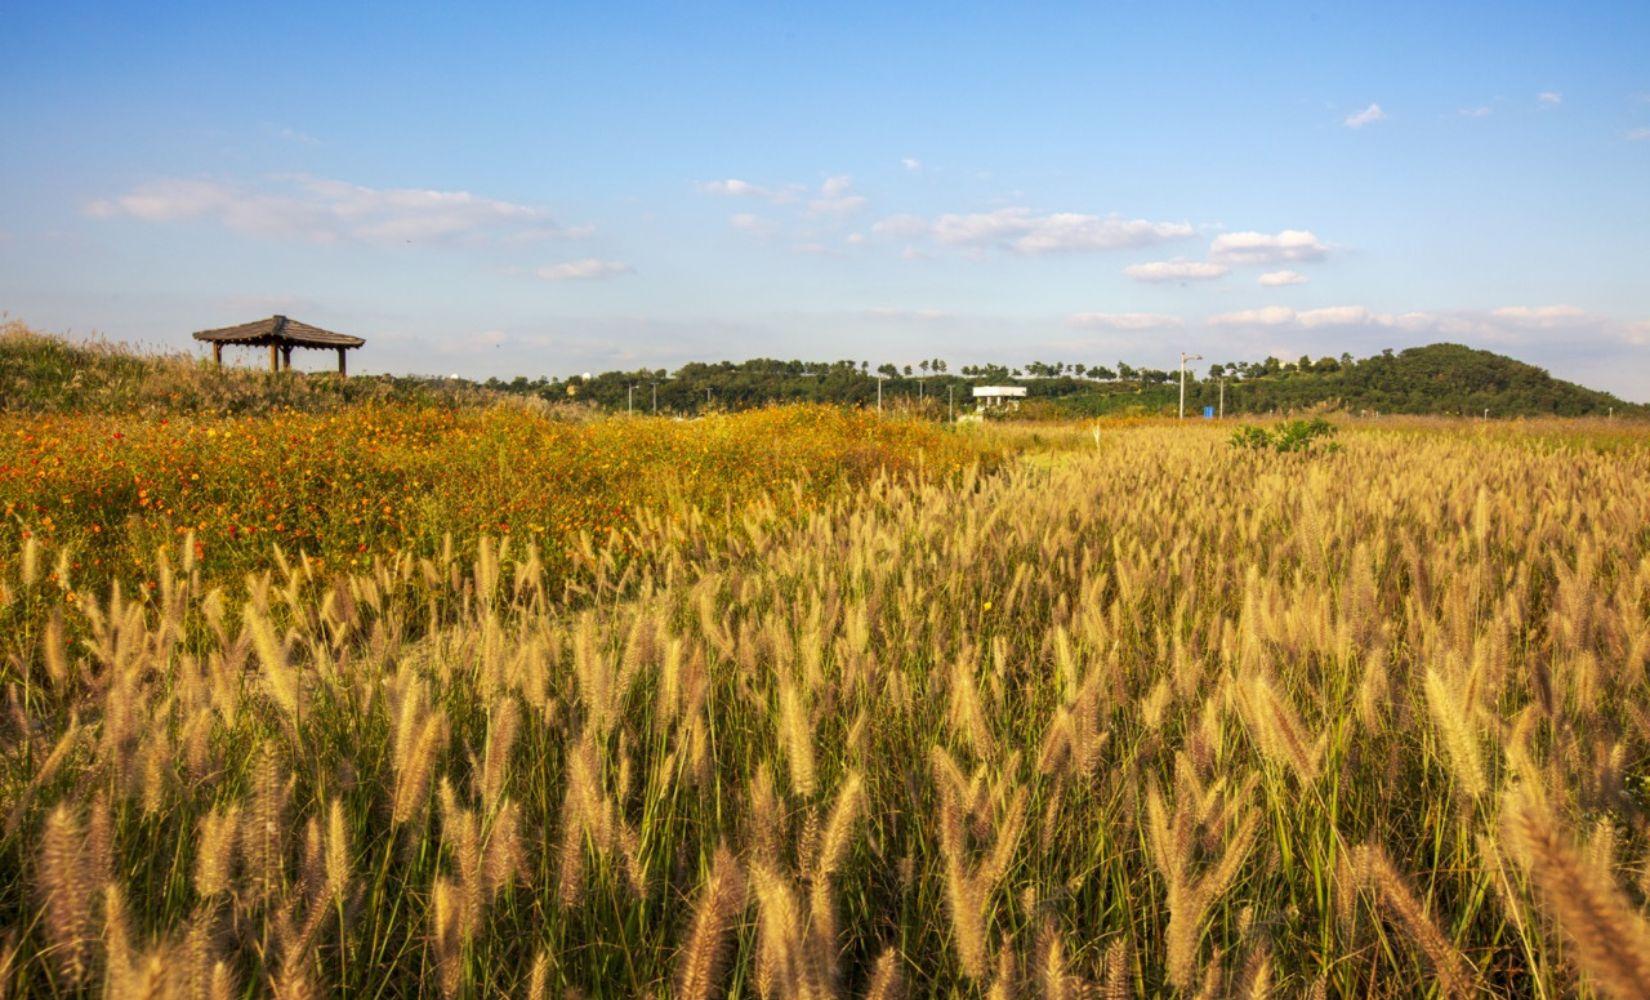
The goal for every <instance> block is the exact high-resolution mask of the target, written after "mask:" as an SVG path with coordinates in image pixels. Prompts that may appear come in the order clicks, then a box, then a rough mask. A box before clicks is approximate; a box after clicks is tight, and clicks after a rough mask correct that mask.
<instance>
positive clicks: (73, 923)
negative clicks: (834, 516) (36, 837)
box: [38, 803, 100, 986]
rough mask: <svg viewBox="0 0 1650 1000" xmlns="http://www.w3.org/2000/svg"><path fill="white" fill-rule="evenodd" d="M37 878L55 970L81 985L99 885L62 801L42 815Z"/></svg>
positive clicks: (70, 813) (93, 930)
mask: <svg viewBox="0 0 1650 1000" xmlns="http://www.w3.org/2000/svg"><path fill="white" fill-rule="evenodd" d="M38 877H39V883H40V886H39V888H40V895H41V903H42V906H43V907H44V910H45V928H46V938H47V940H48V941H49V942H50V943H51V946H52V957H53V959H54V961H55V963H56V965H57V968H58V973H59V974H60V975H62V976H63V978H64V979H65V980H66V981H67V982H69V983H70V984H71V985H73V986H80V985H81V984H84V983H85V982H86V981H87V979H88V978H89V976H90V974H91V969H92V960H93V948H94V945H95V943H96V940H97V936H96V928H95V926H94V924H93V904H94V901H95V899H96V898H97V893H98V891H99V889H100V886H99V884H98V880H97V878H96V873H94V872H93V871H92V866H91V865H90V864H89V863H88V859H87V857H86V850H85V844H84V837H83V834H82V833H81V829H80V821H79V819H78V818H76V817H75V815H74V813H73V811H72V810H70V808H69V807H68V806H67V805H65V804H62V803H59V804H58V805H57V806H56V807H55V808H53V809H52V811H51V813H50V814H48V815H47V817H46V826H45V831H44V833H43V834H42V835H41V839H40V861H39V876H38Z"/></svg>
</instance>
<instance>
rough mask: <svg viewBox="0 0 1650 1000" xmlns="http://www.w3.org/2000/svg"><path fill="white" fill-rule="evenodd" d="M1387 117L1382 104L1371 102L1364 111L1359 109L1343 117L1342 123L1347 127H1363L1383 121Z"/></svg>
mask: <svg viewBox="0 0 1650 1000" xmlns="http://www.w3.org/2000/svg"><path fill="white" fill-rule="evenodd" d="M1385 118H1386V112H1385V111H1382V110H1381V106H1380V105H1379V104H1371V105H1370V106H1369V107H1367V108H1365V109H1363V110H1362V111H1357V112H1354V113H1352V114H1350V115H1347V116H1346V118H1344V119H1342V121H1341V124H1343V125H1345V126H1346V127H1347V128H1363V127H1364V126H1365V125H1369V124H1371V123H1373V122H1378V121H1383V120H1384V119H1385Z"/></svg>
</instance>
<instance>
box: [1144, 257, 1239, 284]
mask: <svg viewBox="0 0 1650 1000" xmlns="http://www.w3.org/2000/svg"><path fill="white" fill-rule="evenodd" d="M1230 270H1231V268H1230V267H1228V266H1226V265H1225V264H1220V263H1217V262H1215V261H1210V260H1182V259H1180V258H1178V257H1177V258H1176V259H1174V260H1158V261H1152V262H1151V263H1148V264H1130V265H1129V266H1128V267H1125V268H1124V269H1123V273H1124V274H1126V275H1128V276H1129V277H1131V278H1133V279H1134V280H1136V281H1145V282H1149V283H1152V284H1161V283H1163V282H1167V281H1212V280H1213V279H1215V278H1219V277H1222V276H1224V275H1225V274H1226V273H1227V272H1228V271H1230Z"/></svg>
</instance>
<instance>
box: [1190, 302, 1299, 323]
mask: <svg viewBox="0 0 1650 1000" xmlns="http://www.w3.org/2000/svg"><path fill="white" fill-rule="evenodd" d="M1294 321H1295V310H1293V309H1291V308H1289V307H1288V306H1263V307H1262V308H1259V309H1240V310H1238V311H1237V312H1229V313H1220V314H1219V315H1216V316H1210V317H1209V318H1208V320H1206V321H1205V322H1207V323H1208V324H1209V325H1210V326H1285V325H1288V324H1290V323H1293V322H1294Z"/></svg>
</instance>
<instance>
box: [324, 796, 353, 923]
mask: <svg viewBox="0 0 1650 1000" xmlns="http://www.w3.org/2000/svg"><path fill="white" fill-rule="evenodd" d="M350 857H351V854H350V843H349V823H348V821H347V820H346V818H345V816H344V803H343V802H341V801H340V800H338V799H333V800H332V802H331V804H330V805H329V806H328V807H327V837H326V868H327V892H328V894H329V895H331V896H332V900H333V902H334V903H335V904H338V905H342V904H343V903H344V902H345V901H346V900H347V899H348V897H349V885H350Z"/></svg>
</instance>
